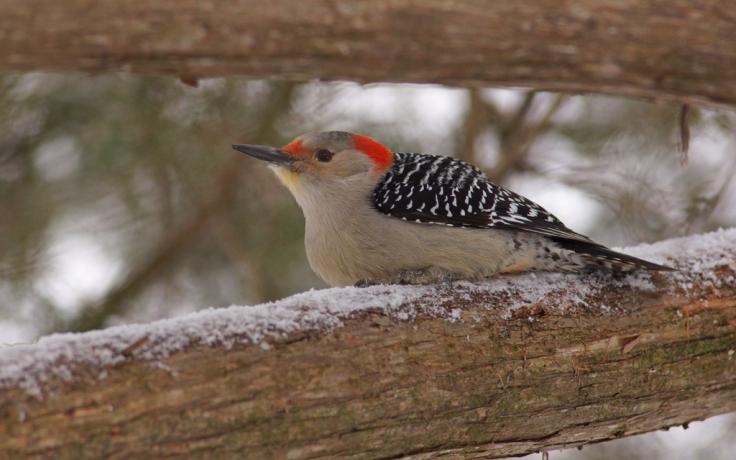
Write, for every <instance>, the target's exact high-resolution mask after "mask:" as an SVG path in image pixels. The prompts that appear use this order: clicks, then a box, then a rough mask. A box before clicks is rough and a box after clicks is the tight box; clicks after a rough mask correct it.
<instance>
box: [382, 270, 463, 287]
mask: <svg viewBox="0 0 736 460" xmlns="http://www.w3.org/2000/svg"><path fill="white" fill-rule="evenodd" d="M457 279H459V277H458V275H457V274H456V273H452V272H449V271H447V270H444V269H442V268H437V267H428V268H425V269H421V270H403V271H401V272H399V273H397V274H396V275H394V276H393V277H391V278H390V280H389V282H390V283H392V284H439V283H449V282H452V281H455V280H457Z"/></svg>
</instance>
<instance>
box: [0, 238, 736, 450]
mask: <svg viewBox="0 0 736 460" xmlns="http://www.w3.org/2000/svg"><path fill="white" fill-rule="evenodd" d="M731 235H732V236H731V240H727V239H724V240H723V241H731V242H732V241H734V240H735V239H736V238H735V236H736V233H734V232H733V231H732V232H731ZM693 241H697V240H696V239H691V240H684V241H681V242H680V243H679V245H680V246H681V247H683V248H685V247H689V248H690V251H691V254H696V255H697V257H699V256H700V255H701V254H705V253H706V249H704V248H703V249H698V248H696V249H694V250H693V247H692V242H693ZM675 247H677V246H675ZM710 251H712V252H713V254H717V257H711V256H709V255H708V254H705V256H706V257H710V260H716V262H715V263H714V264H713V265H712V269H709V271H708V272H707V273H705V274H704V272H703V271H702V267H703V266H704V262H702V260H705V259H702V260H701V259H699V258H697V257H696V258H695V259H692V260H688V259H683V260H679V261H675V262H677V264H678V266H680V267H681V268H683V269H684V272H680V273H679V274H677V275H668V274H657V275H655V276H654V277H653V278H652V283H653V284H651V285H649V287H648V288H646V289H643V288H641V287H637V286H635V285H631V286H627V285H621V284H620V282H618V284H617V282H614V281H604V282H603V283H602V284H600V285H598V287H596V288H595V289H592V288H591V286H592V284H591V283H590V279H588V278H581V279H579V278H577V277H568V278H564V279H569V280H570V281H569V282H567V284H564V285H562V287H561V288H560V289H558V290H557V291H555V292H552V293H550V294H549V295H546V296H545V297H544V300H542V301H541V302H532V303H530V304H528V305H523V306H520V307H518V306H517V307H518V308H516V309H514V310H513V312H512V314H511V315H510V316H506V315H504V314H503V311H504V309H503V307H504V305H506V304H508V303H509V302H510V301H511V299H510V297H509V296H510V295H512V294H509V293H513V292H514V288H515V286H516V287H519V286H522V284H519V283H521V282H522V281H523V280H524V279H527V280H528V278H525V277H524V276H521V277H519V278H516V279H514V280H513V281H509V284H508V286H509V289H507V290H502V291H498V292H497V293H496V294H488V293H485V294H484V293H483V291H474V290H472V289H471V290H465V291H464V290H462V289H461V288H460V287H444V288H437V289H438V291H437V292H442V293H444V294H448V293H449V295H450V297H449V298H450V302H449V303H446V304H443V305H442V306H441V308H442V309H444V310H447V311H451V312H452V314H450V315H444V316H445V317H444V318H442V317H431V316H429V315H419V316H418V317H417V318H416V319H415V320H413V321H399V320H397V319H395V316H394V317H391V316H386V315H385V314H384V313H381V312H379V311H372V310H367V311H360V312H357V313H355V314H353V315H352V316H350V317H349V318H348V319H346V320H345V321H344V323H343V325H342V326H341V327H338V328H337V329H333V330H327V331H326V330H319V329H317V330H315V329H313V328H312V329H309V328H306V329H304V330H301V331H298V332H291V333H287V334H283V335H280V336H278V338H274V339H272V340H269V344H268V345H267V346H266V345H265V344H264V343H260V344H249V343H247V340H240V342H239V345H236V346H234V347H232V348H231V349H229V350H224V348H223V347H218V346H216V345H215V346H211V345H210V346H204V345H201V344H200V345H197V344H193V345H191V346H188V347H184V348H183V349H182V350H181V351H179V352H177V353H174V354H172V355H170V356H169V357H168V358H166V359H164V360H162V361H161V362H158V363H156V364H157V365H156V366H151V363H150V362H142V361H141V359H140V358H136V356H140V355H139V353H141V352H142V351H143V350H145V349H146V347H148V346H152V344H151V343H147V342H146V339H145V338H141V339H139V340H135V341H131V342H130V344H124V345H123V346H124V348H121V349H119V350H117V351H114V349H113V347H106V344H105V346H103V347H102V348H105V349H101V350H98V352H99V353H108V354H109V353H119V354H121V355H124V356H125V359H124V360H123V361H122V362H121V363H120V364H119V365H117V366H114V367H112V368H104V367H103V368H100V367H94V366H81V365H80V366H72V365H71V364H72V361H73V360H74V359H75V358H74V356H73V355H72V354H71V353H65V354H64V355H63V358H61V359H59V360H58V362H56V363H54V365H56V366H63V367H64V369H69V371H66V372H68V373H69V375H66V378H65V379H60V378H51V379H48V380H47V381H46V382H45V383H44V384H43V394H44V397H43V398H42V399H38V398H35V397H33V396H30V395H29V394H27V393H25V392H24V391H23V390H22V389H21V388H17V387H16V388H12V387H10V388H8V387H7V386H6V387H5V388H3V385H0V458H17V457H20V456H28V457H31V458H69V459H79V458H100V457H107V458H161V457H164V456H174V457H176V456H180V457H183V458H212V457H213V456H215V457H218V458H242V457H245V458H292V459H299V458H316V457H347V458H393V457H397V456H402V455H408V456H412V457H414V458H435V457H443V458H493V457H503V456H509V455H519V454H524V453H530V452H534V451H537V450H540V449H555V448H562V447H571V446H576V445H582V444H587V443H591V442H598V441H603V440H609V439H614V438H618V437H622V436H628V435H632V434H637V433H642V432H646V431H651V430H656V429H661V428H666V427H669V426H672V425H677V424H682V423H686V422H690V421H693V420H701V419H704V418H706V417H709V416H712V415H716V414H721V413H725V412H729V411H734V410H736V356H734V350H736V282H735V281H734V279H736V278H734V276H736V262H734V261H735V260H736V247H727V248H723V247H720V248H711V249H710ZM729 260H730V261H729ZM690 268H692V271H689V270H690ZM528 276H531V277H534V276H535V275H528ZM536 276H537V277H536V278H534V279H533V282H535V283H536V282H538V281H539V280H544V279H545V278H544V277H542V278H539V275H536ZM672 276H677V277H679V278H677V279H678V282H677V283H676V284H674V285H673V283H672V279H673V278H670V277H672ZM527 290H528V289H527ZM336 292H337V291H336ZM340 292H342V291H340ZM350 292H362V291H350ZM432 292H434V291H432ZM518 295H523V293H519V294H518ZM453 296H454V297H453ZM375 300H376V304H377V305H380V303H381V302H385V301H386V299H384V298H382V297H380V296H377V297H376V299H375ZM432 300H433V298H427V299H420V300H418V301H417V302H420V303H421V302H425V301H427V302H429V301H432ZM408 307H410V305H404V306H402V307H401V308H399V309H398V310H397V311H398V312H401V311H406V308H408ZM305 308H306V307H305ZM402 309H404V310H402ZM243 311H245V310H243ZM304 311H305V312H306V313H305V314H309V313H308V308H307V309H306V310H304ZM440 316H442V315H440ZM448 317H449V318H456V319H457V318H460V320H459V321H454V322H453V321H449V320H448V319H447V318H448ZM214 332H215V331H213V333H214ZM88 337H90V333H87V334H81V335H77V336H70V337H64V338H63V339H64V340H67V341H74V342H77V343H79V344H84V343H85V340H86V338H88ZM86 343H90V342H89V341H87V342H86ZM41 345H43V344H39V345H31V346H29V348H28V349H27V350H26V351H24V353H31V352H33V351H34V347H40V346H41ZM65 349H66V350H70V348H69V347H67V346H65ZM1 357H2V356H0V358H1ZM101 376H104V378H102V379H101V378H100V377H101ZM0 383H1V382H0Z"/></svg>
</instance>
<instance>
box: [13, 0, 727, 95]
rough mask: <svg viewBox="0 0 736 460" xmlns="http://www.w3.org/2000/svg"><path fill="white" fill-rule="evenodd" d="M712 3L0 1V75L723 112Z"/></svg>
mask: <svg viewBox="0 0 736 460" xmlns="http://www.w3.org/2000/svg"><path fill="white" fill-rule="evenodd" d="M724 8H725V7H722V6H721V2H719V1H718V0H703V1H702V2H698V3H694V2H671V1H668V0H650V1H649V2H601V1H596V0H578V1H575V2H565V3H563V4H560V2H549V1H543V0H523V1H515V2H478V1H474V0H455V1H453V2H447V1H444V0H393V1H388V2H365V1H358V0H341V1H339V2H335V1H332V0H301V1H299V2H294V1H293V0H271V1H269V2H263V1H258V0H231V1H228V2H219V3H218V4H217V7H213V6H212V4H211V3H209V2H201V1H198V0H177V1H158V2H134V3H131V4H125V5H122V6H121V4H120V2H119V1H118V0H96V1H94V2H90V1H89V0H64V1H58V0H32V1H29V0H4V1H3V2H0V17H1V18H3V28H2V29H0V69H2V70H5V71H34V70H46V71H74V72H91V73H99V72H116V71H125V72H133V73H139V74H157V75H170V76H176V77H180V78H181V79H182V81H185V82H188V83H189V84H192V82H196V80H197V78H204V77H213V76H220V75H244V76H249V77H252V78H274V77H278V78H287V79H297V80H308V79H313V78H320V79H331V80H353V81H359V82H376V81H392V82H411V83H443V84H450V85H461V86H489V85H505V86H515V87H519V86H525V87H531V88H535V89H540V90H555V91H583V92H603V93H610V94H619V95H627V96H637V97H646V98H655V99H664V100H674V101H678V102H682V103H694V104H708V105H721V106H724V105H728V106H732V105H734V104H735V103H736V79H735V78H734V75H736V60H735V59H734V58H733V54H732V51H731V50H732V47H730V46H724V44H730V43H732V41H733V31H734V30H736V17H735V16H734V15H732V14H727V13H725V12H724ZM162 18H166V19H165V20H162ZM164 24H165V27H162V26H163V25H164Z"/></svg>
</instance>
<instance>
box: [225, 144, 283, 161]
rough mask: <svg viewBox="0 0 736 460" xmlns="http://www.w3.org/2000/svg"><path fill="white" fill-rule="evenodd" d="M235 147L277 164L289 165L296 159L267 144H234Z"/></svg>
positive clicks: (254, 156) (247, 153) (239, 150)
mask: <svg viewBox="0 0 736 460" xmlns="http://www.w3.org/2000/svg"><path fill="white" fill-rule="evenodd" d="M233 148H234V149H235V150H237V151H238V152H242V153H245V154H246V155H250V156H252V157H253V158H258V159H259V160H264V161H268V162H269V163H275V164H277V165H283V166H288V165H290V164H292V163H294V161H296V159H294V158H293V157H291V156H289V155H287V154H286V153H284V152H282V151H281V150H279V149H277V148H274V147H269V146H267V145H251V144H233Z"/></svg>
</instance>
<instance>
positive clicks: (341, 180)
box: [233, 131, 394, 196]
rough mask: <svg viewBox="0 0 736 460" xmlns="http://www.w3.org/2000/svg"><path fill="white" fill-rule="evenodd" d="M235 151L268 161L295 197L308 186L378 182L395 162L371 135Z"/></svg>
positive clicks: (320, 137) (317, 136) (337, 134)
mask: <svg viewBox="0 0 736 460" xmlns="http://www.w3.org/2000/svg"><path fill="white" fill-rule="evenodd" d="M233 148H234V149H235V150H238V151H239V152H242V153H245V154H247V155H250V156H252V157H254V158H257V159H259V160H264V161H267V162H269V163H270V165H271V168H272V169H273V171H274V172H275V173H276V175H277V176H278V177H279V179H280V180H281V182H283V183H284V185H286V187H287V188H288V189H289V190H290V191H291V192H292V194H294V195H295V196H298V194H300V193H302V192H303V189H304V188H305V187H307V188H313V187H320V186H323V187H327V186H330V185H339V184H346V183H349V182H356V181H363V182H377V181H378V178H380V177H381V176H382V175H383V174H384V173H385V172H386V170H387V169H388V168H390V167H391V165H392V164H393V161H394V154H393V153H391V150H389V149H388V148H387V147H385V146H383V145H381V144H380V143H378V142H377V141H375V140H373V139H371V138H370V137H368V136H363V135H360V134H352V133H348V132H344V131H326V132H321V133H307V134H303V135H301V136H299V137H297V138H296V139H294V140H293V141H291V142H289V143H288V144H286V145H285V146H283V147H281V148H275V147H268V146H263V145H250V144H235V145H233Z"/></svg>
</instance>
